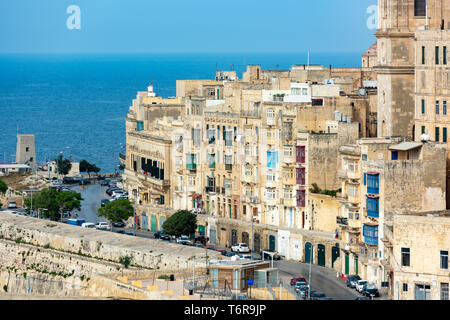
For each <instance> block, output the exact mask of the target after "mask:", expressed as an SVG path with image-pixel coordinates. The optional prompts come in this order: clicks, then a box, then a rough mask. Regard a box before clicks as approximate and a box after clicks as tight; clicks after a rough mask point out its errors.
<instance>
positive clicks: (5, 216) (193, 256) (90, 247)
mask: <svg viewBox="0 0 450 320" xmlns="http://www.w3.org/2000/svg"><path fill="white" fill-rule="evenodd" d="M0 238H3V239H9V240H13V241H17V242H21V243H26V244H31V245H34V246H39V247H47V248H52V249H55V250H58V251H62V252H66V253H73V254H77V255H80V256H85V257H91V258H95V259H97V260H100V261H109V262H115V263H118V262H119V261H120V258H121V257H122V258H123V257H125V256H131V257H132V258H133V259H132V261H131V265H134V266H136V267H140V268H147V269H157V270H164V269H185V268H192V267H193V266H196V267H203V265H202V264H201V262H203V261H204V256H205V254H204V250H202V249H199V248H195V247H186V246H181V245H178V244H174V243H167V242H163V241H160V240H154V239H145V238H138V237H133V236H128V235H123V234H116V233H113V232H108V231H100V230H95V229H94V230H93V229H86V228H81V227H77V226H71V225H67V224H63V223H57V222H50V221H46V220H40V219H36V218H31V217H25V216H17V215H14V214H11V213H6V212H1V214H0ZM208 254H209V256H210V258H211V259H217V258H219V257H220V256H221V255H220V254H219V253H218V252H213V251H211V252H209V253H208Z"/></svg>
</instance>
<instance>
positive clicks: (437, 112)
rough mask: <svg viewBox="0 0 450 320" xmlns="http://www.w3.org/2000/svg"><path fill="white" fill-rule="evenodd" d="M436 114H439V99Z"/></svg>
mask: <svg viewBox="0 0 450 320" xmlns="http://www.w3.org/2000/svg"><path fill="white" fill-rule="evenodd" d="M436 114H439V100H436Z"/></svg>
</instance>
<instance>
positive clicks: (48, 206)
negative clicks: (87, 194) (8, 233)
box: [24, 189, 83, 220]
mask: <svg viewBox="0 0 450 320" xmlns="http://www.w3.org/2000/svg"><path fill="white" fill-rule="evenodd" d="M81 200H83V198H82V197H81V193H78V192H75V191H69V192H60V191H56V190H55V189H46V190H42V191H40V192H37V193H35V194H33V209H45V210H43V211H42V215H43V216H44V217H45V218H51V219H53V220H57V219H59V218H60V216H61V212H72V211H73V210H75V209H77V210H80V209H81ZM24 202H25V206H26V207H27V208H30V207H31V198H27V199H25V201H24Z"/></svg>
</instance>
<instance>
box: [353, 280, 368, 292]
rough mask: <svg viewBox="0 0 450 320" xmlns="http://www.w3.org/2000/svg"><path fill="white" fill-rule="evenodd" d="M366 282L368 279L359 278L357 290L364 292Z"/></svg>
mask: <svg viewBox="0 0 450 320" xmlns="http://www.w3.org/2000/svg"><path fill="white" fill-rule="evenodd" d="M365 284H367V280H358V282H357V283H356V286H355V289H356V291H358V292H361V293H362V290H363V287H364V285H365Z"/></svg>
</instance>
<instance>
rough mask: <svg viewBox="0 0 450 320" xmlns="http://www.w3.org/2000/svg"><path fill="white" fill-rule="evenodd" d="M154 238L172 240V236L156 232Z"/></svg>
mask: <svg viewBox="0 0 450 320" xmlns="http://www.w3.org/2000/svg"><path fill="white" fill-rule="evenodd" d="M153 236H154V237H155V239H161V240H170V236H169V235H168V234H166V233H164V231H156V232H155V233H154V235H153Z"/></svg>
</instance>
